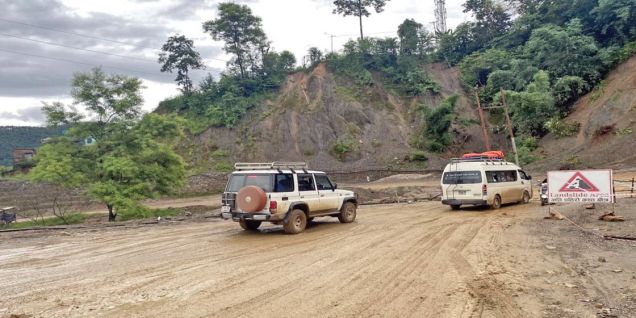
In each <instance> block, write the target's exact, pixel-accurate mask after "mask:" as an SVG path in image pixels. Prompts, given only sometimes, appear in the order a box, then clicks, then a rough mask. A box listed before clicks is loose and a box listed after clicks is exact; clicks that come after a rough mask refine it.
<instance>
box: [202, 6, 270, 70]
mask: <svg viewBox="0 0 636 318" xmlns="http://www.w3.org/2000/svg"><path fill="white" fill-rule="evenodd" d="M203 30H204V31H205V32H208V33H210V35H212V38H213V39H214V40H217V41H224V42H225V46H224V47H223V49H224V50H225V52H227V53H228V54H232V55H234V58H233V60H232V61H231V62H230V64H234V65H235V66H236V67H238V71H239V75H240V76H241V78H246V77H247V75H248V71H249V68H250V67H251V69H252V70H253V69H254V68H256V67H257V66H258V65H257V64H258V63H259V62H260V59H261V58H262V57H263V56H264V55H265V53H267V51H268V50H269V42H268V41H267V36H266V35H265V32H263V29H262V27H261V18H259V17H256V16H254V15H253V14H252V10H251V9H250V8H249V7H248V6H246V5H240V4H236V3H230V2H229V3H221V4H219V17H218V18H217V19H215V20H210V21H207V22H204V23H203Z"/></svg>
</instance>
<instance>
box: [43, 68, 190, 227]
mask: <svg viewBox="0 0 636 318" xmlns="http://www.w3.org/2000/svg"><path fill="white" fill-rule="evenodd" d="M140 88H141V82H140V81H139V80H138V79H136V78H127V77H124V76H117V75H115V76H107V75H105V74H103V73H102V72H101V71H100V70H99V69H96V70H93V72H91V73H88V74H82V73H80V74H75V76H74V79H73V90H72V91H73V97H74V99H75V103H76V104H81V105H82V106H84V109H85V110H86V112H87V113H88V118H91V119H93V120H92V121H90V122H80V121H76V120H75V119H76V118H77V114H76V113H74V111H73V110H68V108H65V107H63V106H59V105H58V107H56V108H54V109H45V110H44V111H45V113H46V114H47V117H48V118H49V122H50V123H53V124H55V123H57V122H67V123H69V125H70V127H71V128H70V129H69V132H68V133H67V134H66V135H64V136H62V137H58V138H55V139H53V140H52V141H51V142H49V143H47V144H46V145H44V146H43V147H41V148H40V150H39V152H38V154H37V156H36V161H37V166H36V167H35V168H34V169H33V170H32V178H33V180H35V181H42V182H52V183H56V184H60V185H63V186H66V187H82V188H85V189H86V191H87V193H88V194H89V195H90V196H91V197H93V198H94V199H96V200H99V201H101V202H103V203H104V204H105V205H106V207H107V208H108V219H109V221H114V220H115V218H116V217H117V212H118V211H124V210H126V209H131V208H134V207H135V206H136V205H137V204H138V202H139V201H140V200H142V199H144V198H148V197H156V196H158V195H160V194H166V193H169V192H170V191H172V190H173V189H175V188H177V187H179V186H181V185H182V184H183V180H184V176H185V168H184V163H183V160H182V159H181V158H180V157H179V156H178V155H176V154H175V153H174V151H173V150H172V149H171V147H170V144H171V143H172V142H173V141H174V140H175V138H177V137H178V136H179V135H180V129H179V125H178V123H177V122H176V121H175V120H173V119H168V118H165V117H162V116H160V115H157V114H148V115H146V116H144V118H143V119H141V120H140V117H141V113H140V111H139V106H140V104H141V102H142V99H141V97H140V96H139V90H140ZM69 118H70V119H69ZM88 136H91V137H94V138H96V140H97V141H96V143H95V144H93V145H86V146H84V145H82V143H80V142H78V140H83V139H84V138H85V137H88Z"/></svg>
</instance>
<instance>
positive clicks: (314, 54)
mask: <svg viewBox="0 0 636 318" xmlns="http://www.w3.org/2000/svg"><path fill="white" fill-rule="evenodd" d="M307 55H308V56H309V63H311V67H314V66H316V65H318V63H320V62H322V51H320V49H318V48H317V47H311V48H309V50H308V51H307Z"/></svg>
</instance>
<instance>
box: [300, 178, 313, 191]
mask: <svg viewBox="0 0 636 318" xmlns="http://www.w3.org/2000/svg"><path fill="white" fill-rule="evenodd" d="M298 191H316V185H315V184H314V177H313V176H312V175H310V174H299V175H298Z"/></svg>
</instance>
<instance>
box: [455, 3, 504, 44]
mask: <svg viewBox="0 0 636 318" xmlns="http://www.w3.org/2000/svg"><path fill="white" fill-rule="evenodd" d="M464 12H472V13H473V15H474V16H475V20H476V22H475V23H474V24H473V26H474V28H475V34H476V35H477V38H478V42H480V43H484V44H485V43H486V42H488V41H490V40H492V39H493V38H495V37H496V36H497V35H499V34H503V33H504V32H505V31H506V30H507V29H508V28H509V27H510V14H509V13H508V12H506V8H505V7H504V6H503V5H502V4H500V3H497V2H495V1H494V0H467V1H466V2H465V3H464Z"/></svg>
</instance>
